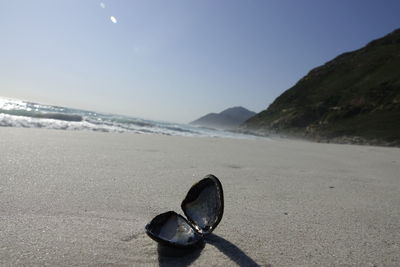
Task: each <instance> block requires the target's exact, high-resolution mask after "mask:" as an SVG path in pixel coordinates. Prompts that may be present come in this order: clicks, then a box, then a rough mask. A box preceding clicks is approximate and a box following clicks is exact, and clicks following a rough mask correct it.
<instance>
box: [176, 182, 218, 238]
mask: <svg viewBox="0 0 400 267" xmlns="http://www.w3.org/2000/svg"><path fill="white" fill-rule="evenodd" d="M181 207H182V210H183V212H184V213H185V215H186V217H187V218H188V220H189V222H190V223H191V224H192V225H193V226H194V227H195V228H196V230H197V231H198V232H200V233H201V234H203V235H206V234H209V233H211V232H212V231H213V230H214V229H215V228H216V227H217V225H218V223H219V222H220V221H221V219H222V215H223V211H224V197H223V191H222V185H221V182H220V181H219V180H218V178H217V177H215V176H214V175H208V176H206V177H205V178H204V179H202V180H200V181H199V182H198V183H196V184H195V185H193V186H192V188H190V190H189V192H188V194H187V195H186V198H185V199H184V200H183V202H182V205H181Z"/></svg>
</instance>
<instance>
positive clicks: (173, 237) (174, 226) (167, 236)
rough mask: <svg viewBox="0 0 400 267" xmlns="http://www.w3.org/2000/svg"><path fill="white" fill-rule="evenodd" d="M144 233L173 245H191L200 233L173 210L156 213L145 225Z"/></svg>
mask: <svg viewBox="0 0 400 267" xmlns="http://www.w3.org/2000/svg"><path fill="white" fill-rule="evenodd" d="M146 233H147V235H148V236H150V237H151V238H152V239H154V240H155V241H157V242H160V243H162V244H164V245H168V246H173V247H181V248H184V247H192V246H194V245H196V243H198V242H199V241H200V240H203V237H202V235H201V234H199V233H197V232H196V230H195V229H194V228H193V227H192V226H191V225H190V224H189V223H188V221H187V220H186V219H185V218H184V217H182V216H181V215H179V214H177V213H176V212H174V211H168V212H165V213H162V214H160V215H157V216H156V217H154V219H153V220H152V221H151V222H150V223H149V224H147V225H146Z"/></svg>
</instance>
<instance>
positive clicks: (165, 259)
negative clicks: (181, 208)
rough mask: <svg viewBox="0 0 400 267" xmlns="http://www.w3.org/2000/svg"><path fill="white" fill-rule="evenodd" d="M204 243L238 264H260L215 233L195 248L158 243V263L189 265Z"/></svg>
mask: <svg viewBox="0 0 400 267" xmlns="http://www.w3.org/2000/svg"><path fill="white" fill-rule="evenodd" d="M205 243H207V244H210V245H212V246H214V247H216V248H217V249H218V250H219V251H221V252H222V253H224V254H225V255H226V256H227V257H228V258H229V259H231V260H232V261H233V262H235V263H236V264H237V265H239V266H251V267H254V266H260V265H259V264H257V263H256V262H255V261H254V260H253V259H252V258H250V257H249V256H247V255H246V253H244V252H243V251H242V250H241V249H240V248H238V247H237V246H236V245H234V244H232V243H231V242H229V241H228V240H226V239H224V238H222V237H220V236H218V235H215V234H210V235H208V236H207V237H206V238H205V242H201V243H200V245H199V246H198V247H195V248H188V249H182V248H172V247H167V246H165V245H162V244H158V249H157V251H158V263H159V265H160V266H182V267H184V266H189V265H190V264H192V263H193V262H194V261H195V260H196V259H197V258H198V257H199V256H200V255H201V251H202V250H203V248H204V246H205ZM266 266H270V265H268V264H267V265H266Z"/></svg>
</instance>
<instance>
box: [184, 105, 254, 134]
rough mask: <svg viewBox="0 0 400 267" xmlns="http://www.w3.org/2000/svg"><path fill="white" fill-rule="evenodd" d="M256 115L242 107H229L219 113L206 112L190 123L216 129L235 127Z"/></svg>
mask: <svg viewBox="0 0 400 267" xmlns="http://www.w3.org/2000/svg"><path fill="white" fill-rule="evenodd" d="M254 115H256V113H255V112H253V111H250V110H248V109H246V108H244V107H241V106H237V107H231V108H228V109H225V110H223V111H221V112H220V113H208V114H207V115H205V116H203V117H201V118H199V119H197V120H195V121H192V122H191V123H190V124H193V125H197V126H203V127H209V128H216V129H227V130H230V129H235V128H237V127H238V126H239V125H240V124H242V123H243V122H245V121H246V120H248V119H249V118H251V117H253V116H254Z"/></svg>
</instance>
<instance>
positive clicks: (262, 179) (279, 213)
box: [0, 127, 400, 266]
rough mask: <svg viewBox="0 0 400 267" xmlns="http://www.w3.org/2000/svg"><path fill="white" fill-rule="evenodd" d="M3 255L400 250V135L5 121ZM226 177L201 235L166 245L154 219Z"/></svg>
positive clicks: (193, 257)
mask: <svg viewBox="0 0 400 267" xmlns="http://www.w3.org/2000/svg"><path fill="white" fill-rule="evenodd" d="M0 150H1V157H0V202H1V203H2V205H1V206H0V218H1V219H0V229H1V231H0V240H2V242H1V244H0V265H7V266H8V265H62V266H65V265H163V266H164V265H168V264H176V263H185V264H189V263H190V264H192V265H193V266H204V265H218V266H224V265H225V266H226V265H231V264H233V263H236V264H238V265H252V264H253V265H254V264H259V265H262V266H265V265H269V264H270V265H272V266H299V265H300V266H338V265H356V266H368V265H371V266H373V265H378V266H380V265H383V266H393V265H398V264H400V234H399V233H400V224H399V221H400V209H399V207H400V195H399V194H398V192H399V191H400V180H399V179H398V174H399V173H400V149H398V148H387V147H374V146H356V145H337V144H325V143H313V142H306V141H297V140H285V139H263V138H259V139H250V140H245V139H229V138H207V137H203V138H198V137H197V138H196V137H182V136H164V135H146V134H132V133H100V132H89V131H60V130H59V131H57V130H48V129H33V128H30V129H27V128H3V127H0ZM209 173H212V174H214V175H216V176H217V177H218V178H220V180H221V181H222V184H223V187H224V193H225V213H224V216H223V218H222V221H221V223H220V225H219V226H218V228H217V229H216V230H215V232H214V236H212V237H211V238H210V240H209V241H208V242H207V243H206V244H205V246H204V248H202V249H201V250H199V251H196V252H193V253H191V254H189V255H187V256H183V257H179V258H177V257H168V256H165V255H164V254H163V253H162V252H160V248H159V247H158V246H157V244H156V242H154V241H153V240H151V239H150V238H148V237H147V236H146V234H145V233H144V226H145V224H146V223H148V222H149V221H150V220H151V219H152V218H153V217H154V216H155V215H157V214H159V213H161V212H165V211H168V210H175V211H176V212H178V213H182V211H181V210H180V203H181V201H182V200H183V198H184V196H185V195H186V193H187V190H188V189H189V188H190V186H191V185H192V184H194V183H195V182H197V181H198V180H199V179H201V178H203V177H204V176H205V175H206V174H209Z"/></svg>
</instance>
